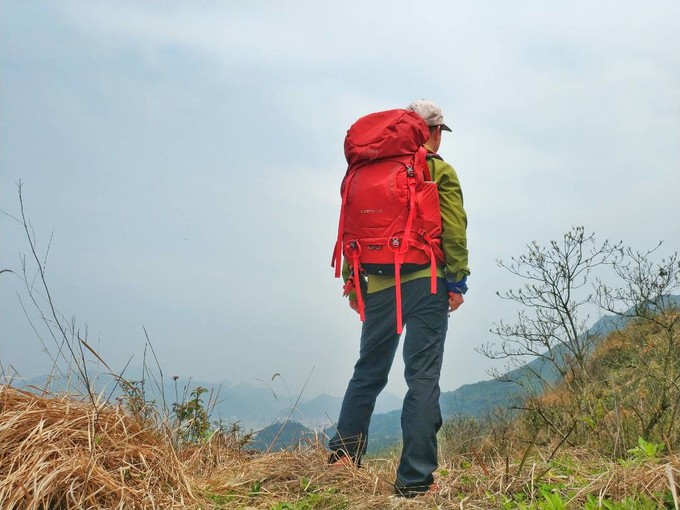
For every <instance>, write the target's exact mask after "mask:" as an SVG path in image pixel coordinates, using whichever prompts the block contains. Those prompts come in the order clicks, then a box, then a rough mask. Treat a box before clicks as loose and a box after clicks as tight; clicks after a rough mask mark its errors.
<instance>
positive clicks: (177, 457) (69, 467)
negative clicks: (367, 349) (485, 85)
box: [0, 386, 680, 510]
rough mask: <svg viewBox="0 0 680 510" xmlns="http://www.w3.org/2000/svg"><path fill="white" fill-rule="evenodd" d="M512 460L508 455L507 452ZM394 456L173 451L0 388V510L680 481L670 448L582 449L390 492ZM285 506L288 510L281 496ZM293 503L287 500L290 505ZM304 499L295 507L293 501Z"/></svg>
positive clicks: (415, 503)
mask: <svg viewBox="0 0 680 510" xmlns="http://www.w3.org/2000/svg"><path fill="white" fill-rule="evenodd" d="M518 458H519V457H518ZM395 469H396V459H395V458H389V459H368V460H367V461H366V462H365V464H364V466H363V467H362V468H361V469H354V468H348V467H345V466H343V467H329V466H327V465H326V452H325V451H324V449H323V448H322V447H321V446H320V444H319V443H317V444H314V445H310V446H309V447H307V448H303V449H299V450H296V451H292V452H291V451H284V452H279V453H271V454H255V453H248V452H243V451H240V450H239V449H238V448H237V447H235V446H234V445H233V444H231V443H229V442H228V441H227V440H226V439H225V438H224V437H219V436H216V437H214V438H213V440H212V441H210V442H209V443H207V444H204V445H201V446H198V447H191V448H186V449H183V450H181V451H179V452H176V451H175V449H174V448H173V446H172V444H171V443H170V441H169V440H168V439H167V437H166V436H165V435H164V434H162V433H160V432H158V431H157V430H155V429H154V428H153V427H151V426H148V427H147V426H144V425H143V424H141V423H140V422H139V421H137V420H134V419H133V418H131V417H129V416H127V415H125V413H124V412H123V411H122V410H121V409H119V408H117V407H113V406H110V405H108V404H102V405H100V406H92V404H85V403H82V402H78V401H76V400H74V399H73V398H72V397H38V396H35V395H33V394H31V393H27V392H24V391H21V390H17V389H15V388H12V387H9V386H0V508H1V509H3V510H4V509H14V508H16V509H29V510H30V509H36V510H37V509H48V508H49V509H66V508H69V509H70V508H74V509H75V508H78V509H84V508H120V509H142V508H144V509H146V508H149V509H151V508H164V509H165V508H192V509H193V508H206V509H207V508H228V509H230V508H243V509H271V508H277V506H278V508H296V510H297V509H304V510H310V509H315V508H328V509H330V508H336V509H341V508H347V509H357V510H362V509H371V510H374V509H390V508H400V509H411V508H413V509H417V508H464V509H469V510H475V509H495V508H499V507H500V505H501V502H502V500H503V498H504V497H506V496H507V495H511V494H517V493H523V494H526V498H527V499H526V501H531V499H532V497H538V498H540V494H539V491H538V488H539V487H541V486H542V487H545V486H547V484H550V485H551V486H554V487H558V488H561V489H560V490H561V492H562V494H563V498H564V499H565V500H567V499H570V500H571V501H572V507H573V508H579V507H580V503H582V502H583V501H584V499H585V497H586V495H587V494H595V495H599V496H602V497H609V498H612V499H615V500H620V499H622V498H624V497H625V496H637V495H640V494H644V495H648V496H650V497H656V496H657V495H658V493H659V492H662V491H668V489H669V488H670V486H671V485H670V484H671V482H670V481H669V477H670V479H673V480H674V483H675V482H677V481H678V480H680V456H678V455H671V456H668V457H666V458H665V459H663V461H657V462H648V463H630V464H628V465H625V466H624V465H621V464H620V463H618V462H615V461H609V460H605V459H601V458H594V457H593V455H592V454H591V453H589V452H587V451H584V450H576V451H569V452H564V453H563V455H562V456H559V455H558V456H557V457H556V459H554V460H553V461H551V462H550V463H547V462H546V461H545V459H544V458H543V457H541V454H540V452H537V453H534V454H532V456H531V457H530V458H529V459H528V460H527V461H526V462H525V463H524V464H523V465H522V468H521V469H520V466H519V465H518V464H516V463H513V462H512V461H510V460H507V461H506V459H504V458H497V459H493V460H485V461H482V460H481V459H474V458H473V459H472V460H468V459H464V458H463V457H456V458H450V459H443V460H442V465H441V469H440V470H439V471H438V473H437V481H438V483H439V485H440V487H441V490H440V492H439V493H438V494H434V495H426V496H421V497H419V498H416V499H413V500H405V499H401V498H395V497H393V496H392V487H391V483H392V481H393V477H394V472H395ZM284 502H286V503H288V504H289V506H288V507H286V506H283V505H282V504H283V503H284ZM295 504H297V505H298V506H293V505H295ZM305 505H306V506H305Z"/></svg>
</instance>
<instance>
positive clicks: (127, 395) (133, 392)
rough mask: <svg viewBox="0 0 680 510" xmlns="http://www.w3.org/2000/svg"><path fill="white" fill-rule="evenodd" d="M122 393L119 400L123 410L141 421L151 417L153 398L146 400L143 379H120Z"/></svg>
mask: <svg viewBox="0 0 680 510" xmlns="http://www.w3.org/2000/svg"><path fill="white" fill-rule="evenodd" d="M120 384H121V388H122V390H123V395H122V396H121V397H119V401H120V402H121V403H122V405H123V406H124V407H125V410H126V411H127V412H128V413H129V414H130V415H131V416H133V417H135V418H139V419H141V420H143V421H146V420H149V419H151V417H152V416H153V414H154V411H155V409H156V401H155V400H146V390H145V387H144V379H142V380H139V381H126V380H125V379H121V383H120Z"/></svg>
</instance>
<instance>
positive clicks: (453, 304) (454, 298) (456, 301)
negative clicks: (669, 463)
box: [350, 292, 465, 312]
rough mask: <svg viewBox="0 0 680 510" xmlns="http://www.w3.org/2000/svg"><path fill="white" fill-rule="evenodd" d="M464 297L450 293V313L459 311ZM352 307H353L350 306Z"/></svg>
mask: <svg viewBox="0 0 680 510" xmlns="http://www.w3.org/2000/svg"><path fill="white" fill-rule="evenodd" d="M463 301H465V300H464V299H463V295H462V294H458V293H457V292H449V312H453V311H455V310H458V307H459V306H460V305H462V304H463ZM350 306H351V305H350Z"/></svg>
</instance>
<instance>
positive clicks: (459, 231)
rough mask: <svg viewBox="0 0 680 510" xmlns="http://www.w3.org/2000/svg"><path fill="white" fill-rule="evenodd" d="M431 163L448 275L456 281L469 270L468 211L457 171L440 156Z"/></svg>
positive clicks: (466, 274) (431, 160)
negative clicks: (437, 197)
mask: <svg viewBox="0 0 680 510" xmlns="http://www.w3.org/2000/svg"><path fill="white" fill-rule="evenodd" d="M428 164H429V165H430V170H431V172H432V175H433V178H434V180H435V181H437V188H438V189H439V207H440V209H441V215H442V248H443V250H444V255H445V256H446V275H447V278H449V279H452V280H453V281H458V280H461V279H462V278H463V277H464V276H468V275H469V274H470V269H469V267H468V249H467V233H466V231H467V214H466V213H465V208H464V206H463V191H462V189H461V187H460V182H459V180H458V175H457V174H456V171H455V170H454V169H453V167H452V166H451V165H449V164H448V163H446V162H444V161H442V160H440V159H435V158H432V159H429V160H428Z"/></svg>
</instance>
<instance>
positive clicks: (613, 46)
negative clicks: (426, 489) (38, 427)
mask: <svg viewBox="0 0 680 510" xmlns="http://www.w3.org/2000/svg"><path fill="white" fill-rule="evenodd" d="M420 98H428V99H431V100H434V101H436V102H437V103H439V104H440V105H441V106H442V108H443V111H444V117H445V120H446V123H447V124H448V125H449V126H451V127H452V128H453V133H452V134H449V133H445V136H444V140H443V143H442V147H441V150H440V153H441V154H442V155H443V156H444V157H445V159H447V160H448V161H449V162H450V163H451V164H452V165H453V166H454V167H455V168H456V170H457V171H458V174H459V177H460V180H461V184H462V186H463V190H464V195H465V203H466V208H467V211H468V215H469V231H468V235H469V248H470V267H471V270H472V275H471V277H470V279H469V285H470V291H469V293H468V294H467V296H466V302H465V304H464V305H463V306H462V307H461V308H460V310H459V311H457V312H456V313H454V314H453V315H452V316H451V319H450V328H449V334H448V339H447V347H446V355H445V363H444V369H443V374H442V389H443V390H453V389H455V388H457V387H459V386H460V385H462V384H466V383H472V382H476V381H479V380H482V379H486V378H488V376H487V374H486V370H487V369H488V368H489V367H490V366H491V364H490V362H489V361H488V360H486V359H485V358H483V357H482V356H481V355H480V354H478V353H477V352H475V350H474V349H475V347H479V346H480V345H481V344H483V343H486V342H489V341H493V340H494V337H493V335H492V334H491V333H489V329H490V328H491V327H492V325H493V323H494V322H497V321H498V320H499V319H501V318H508V317H510V316H511V314H512V313H513V310H512V309H511V308H509V306H508V304H507V303H504V302H502V301H501V300H500V299H499V298H497V297H496V296H495V292H496V291H497V290H501V291H502V290H506V289H509V288H513V287H517V286H519V285H520V283H521V282H518V281H516V280H515V279H513V278H512V277H511V275H509V274H507V272H505V271H504V270H502V269H500V268H498V267H497V266H496V263H495V261H496V260H497V259H505V260H507V259H509V258H510V257H511V256H513V255H519V254H520V253H521V252H522V251H523V247H524V246H525V245H526V244H527V243H529V242H530V241H532V240H537V241H539V242H542V243H545V242H547V241H548V240H550V239H556V238H559V237H561V236H562V235H563V234H564V233H565V232H566V231H567V230H568V229H569V228H570V227H571V226H574V225H583V226H585V227H586V229H587V230H588V231H591V232H595V234H596V235H597V237H598V238H600V239H605V238H608V239H612V240H623V241H624V242H625V243H627V244H629V245H632V246H634V247H636V248H638V249H647V248H650V247H652V246H653V245H654V244H655V243H656V242H657V241H660V240H664V241H665V244H664V247H663V251H664V253H669V252H671V251H675V250H677V249H678V248H680V228H679V227H678V218H679V217H680V201H679V200H678V194H679V192H680V3H678V2H677V0H668V1H664V0H651V1H650V0H647V1H644V2H642V1H629V0H623V1H621V0H618V1H596V2H593V1H591V0H588V1H581V0H576V1H574V0H570V1H555V2H545V1H539V0H527V1H522V2H507V1H500V0H498V1H493V0H489V1H483V2H482V1H472V0H470V1H459V0H455V1H448V2H443V1H442V2H427V1H420V2H407V1H389V2H387V1H381V2H358V1H346V2H334V3H329V2H312V1H299V2H294V1H289V2H283V1H281V2H274V1H271V2H266V1H252V2H229V1H192V2H188V1H187V2H175V1H164V2H142V1H137V2H133V1H123V0H116V1H113V0H112V1H93V0H83V1H77V0H71V1H68V2H47V1H44V2H39V1H30V2H29V1H25V0H2V1H1V2H0V208H1V209H2V210H3V211H5V212H8V213H10V214H13V215H17V214H18V211H19V203H18V199H17V188H16V183H17V182H18V181H19V180H21V181H22V182H23V184H24V186H23V198H24V202H25V207H26V213H27V216H28V217H29V218H30V221H31V224H32V226H33V228H34V230H35V236H36V239H37V241H38V243H39V246H38V248H39V251H40V253H41V256H43V255H44V254H45V251H46V248H47V245H48V243H49V240H50V236H51V235H52V232H53V239H52V243H51V248H50V251H49V255H48V257H47V280H48V283H49V285H50V290H51V294H52V298H53V300H54V302H55V304H56V305H57V307H58V308H59V310H60V311H61V312H62V313H63V314H64V315H65V316H66V317H72V316H74V317H75V322H76V324H77V325H78V327H80V328H81V329H83V330H84V329H85V328H87V332H88V339H89V341H90V343H92V344H93V345H94V346H96V348H97V349H98V351H99V353H100V354H101V356H102V357H103V358H104V359H106V360H107V361H108V362H109V364H110V365H111V366H114V367H122V366H123V365H124V363H125V362H127V360H128V359H129V358H130V357H131V356H134V359H133V362H132V363H133V365H134V364H137V365H139V364H141V362H142V359H141V356H142V352H143V346H144V342H145V337H144V331H143V328H144V327H145V328H146V330H147V332H148V334H149V337H150V338H151V341H152V342H153V345H154V347H155V349H156V352H157V354H158V357H159V361H160V363H161V364H162V367H163V370H164V373H165V374H166V375H170V374H172V375H179V376H181V377H183V378H186V377H190V376H191V377H194V378H197V379H202V380H212V381H220V380H226V381H229V382H238V381H246V382H249V383H251V384H258V379H264V380H268V379H270V378H271V377H272V375H273V374H275V373H280V374H281V375H282V377H283V378H284V379H285V381H286V383H287V385H288V386H289V387H290V389H291V391H293V392H296V391H298V390H299V389H301V387H302V385H303V383H304V381H305V379H306V378H307V376H308V375H309V374H310V373H311V378H310V382H309V385H308V387H307V389H306V390H305V391H306V395H307V396H313V395H315V394H317V393H322V392H326V393H331V394H334V395H342V393H343V391H344V389H345V386H346V384H347V381H348V379H349V377H350V375H351V370H352V366H353V364H354V361H355V358H356V355H357V352H358V337H359V332H360V323H359V321H358V318H357V316H356V315H355V314H354V312H352V311H351V310H350V309H349V308H348V307H347V305H346V302H345V300H344V299H343V298H342V297H341V287H342V285H341V283H340V282H339V281H338V280H335V279H334V278H333V273H332V270H331V268H330V265H329V263H330V258H331V251H332V247H333V243H334V236H335V234H336V231H337V215H338V211H339V205H340V198H339V184H340V180H341V178H342V176H343V175H344V172H345V161H344V157H343V152H342V147H343V138H344V135H345V133H346V130H347V129H348V127H349V126H350V125H351V124H352V123H353V122H354V121H355V120H356V119H357V118H358V117H360V116H362V115H364V114H366V113H369V112H372V111H378V110H384V109H389V108H397V107H403V106H405V105H407V104H408V103H410V102H412V101H413V100H416V99H420ZM27 252H28V245H27V243H26V240H25V238H24V236H23V233H22V231H21V229H20V227H19V225H17V224H16V223H15V222H13V221H12V220H11V219H10V218H8V217H7V216H4V215H3V216H1V217H0V269H12V270H14V271H16V272H20V271H21V255H22V254H27ZM20 298H21V299H23V300H24V303H25V304H26V305H27V306H26V308H27V313H28V316H29V318H32V320H33V321H34V323H36V324H38V325H39V323H40V321H39V318H38V317H37V315H36V312H35V310H34V309H33V308H32V307H31V306H30V303H27V302H26V291H25V287H24V286H23V283H22V282H21V280H20V279H19V278H17V277H15V276H13V275H11V274H9V273H3V274H0V310H1V311H0V335H1V336H0V361H1V362H2V365H3V367H4V368H5V370H6V371H7V370H8V367H10V365H11V366H12V367H14V368H15V369H17V370H18V371H19V372H20V373H21V374H22V375H25V376H29V375H33V374H35V373H40V372H41V371H43V370H45V369H46V367H48V366H49V358H48V357H47V356H46V355H45V354H42V353H41V345H40V341H39V339H38V336H37V333H36V332H34V331H33V329H32V328H31V326H30V323H29V320H28V318H27V317H26V315H25V313H24V311H23V310H22V306H21V304H20ZM38 333H40V334H44V332H43V330H42V329H40V328H38ZM48 344H49V345H51V344H50V343H49V342H48ZM401 371H402V366H401V364H400V363H397V364H396V365H395V369H394V370H393V372H392V375H391V378H390V384H389V389H390V390H391V391H393V392H395V393H397V394H400V393H402V392H403V390H404V387H405V385H404V383H403V381H402V376H401ZM130 375H131V376H134V375H135V374H130ZM133 378H134V377H133Z"/></svg>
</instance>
